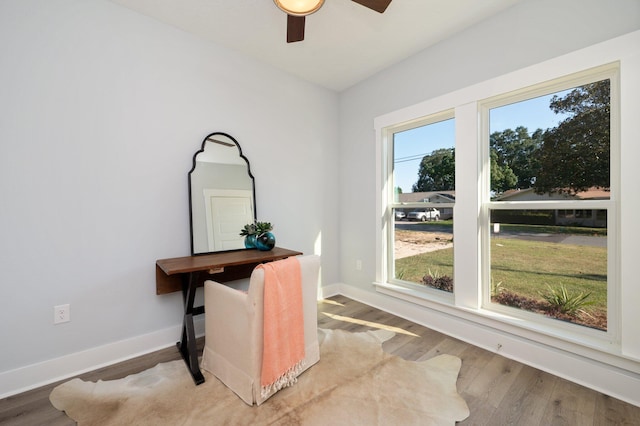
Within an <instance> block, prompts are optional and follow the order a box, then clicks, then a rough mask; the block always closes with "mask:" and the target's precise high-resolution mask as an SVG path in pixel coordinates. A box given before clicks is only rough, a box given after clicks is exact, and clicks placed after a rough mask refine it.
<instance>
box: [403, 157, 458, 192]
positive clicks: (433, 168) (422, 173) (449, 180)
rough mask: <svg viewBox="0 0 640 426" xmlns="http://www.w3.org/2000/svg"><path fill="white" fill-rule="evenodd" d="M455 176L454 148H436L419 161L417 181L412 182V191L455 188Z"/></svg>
mask: <svg viewBox="0 0 640 426" xmlns="http://www.w3.org/2000/svg"><path fill="white" fill-rule="evenodd" d="M455 178H456V165H455V150H454V148H442V149H437V150H435V151H433V152H432V153H431V154H429V155H425V156H424V157H423V158H422V161H420V168H419V169H418V181H417V182H416V183H414V184H413V188H412V191H413V192H428V191H449V190H452V189H455Z"/></svg>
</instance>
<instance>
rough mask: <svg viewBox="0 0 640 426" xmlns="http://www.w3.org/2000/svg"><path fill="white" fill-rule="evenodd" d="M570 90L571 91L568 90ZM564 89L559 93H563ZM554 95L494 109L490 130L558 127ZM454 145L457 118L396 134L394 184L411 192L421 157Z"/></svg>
mask: <svg viewBox="0 0 640 426" xmlns="http://www.w3.org/2000/svg"><path fill="white" fill-rule="evenodd" d="M567 92H568V91H567ZM564 93H565V92H559V93H556V95H560V96H561V95H563V94H564ZM552 96H553V94H552V95H546V96H541V97H539V98H533V99H529V100H526V101H522V102H518V103H515V104H510V105H505V106H502V107H499V108H494V109H492V110H491V112H490V115H489V120H490V123H489V127H490V133H493V132H500V131H503V130H505V129H515V128H516V127H518V126H524V127H526V128H527V129H528V130H529V134H532V133H533V132H534V131H535V130H536V129H543V130H546V129H547V128H551V127H555V126H556V125H557V124H558V123H559V122H560V121H562V119H563V117H562V116H560V115H556V114H554V112H553V111H551V110H550V109H549V102H550V99H551V97H552ZM454 145H455V119H449V120H445V121H440V122H437V123H433V124H429V125H426V126H422V127H417V128H415V129H411V130H406V131H404V132H400V133H396V134H395V136H394V179H395V183H394V186H395V187H398V186H399V187H400V188H402V192H403V193H407V192H412V191H411V188H412V186H413V184H414V183H416V181H417V180H418V168H419V166H420V160H422V157H424V156H425V155H427V154H430V153H432V152H433V151H435V150H436V149H441V148H453V147H454Z"/></svg>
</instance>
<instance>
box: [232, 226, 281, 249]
mask: <svg viewBox="0 0 640 426" xmlns="http://www.w3.org/2000/svg"><path fill="white" fill-rule="evenodd" d="M272 230H273V225H271V223H270V222H255V223H249V224H247V225H245V226H244V227H243V228H242V230H241V231H240V235H241V236H244V237H245V238H244V246H245V247H246V248H257V249H258V250H262V251H268V250H271V249H272V248H274V247H275V245H276V237H275V236H274V235H273V234H272V233H271V231H272Z"/></svg>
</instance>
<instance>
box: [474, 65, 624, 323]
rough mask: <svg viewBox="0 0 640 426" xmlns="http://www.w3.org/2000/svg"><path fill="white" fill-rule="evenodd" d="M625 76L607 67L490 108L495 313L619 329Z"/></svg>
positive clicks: (488, 271) (488, 198)
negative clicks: (616, 173)
mask: <svg viewBox="0 0 640 426" xmlns="http://www.w3.org/2000/svg"><path fill="white" fill-rule="evenodd" d="M616 73H617V70H616V68H615V67H603V68H601V69H598V70H595V71H590V72H587V73H583V74H580V75H577V76H575V77H571V78H564V79H561V80H559V81H553V82H550V83H547V84H544V85H541V86H539V87H535V88H533V89H530V90H527V91H521V92H517V93H515V94H507V95H504V96H498V97H495V98H492V99H489V100H487V101H484V102H482V103H481V105H482V112H483V117H484V120H486V121H487V125H486V127H485V128H486V129H488V134H485V135H483V136H484V138H485V143H484V148H485V151H484V158H485V160H484V161H485V164H487V167H486V169H485V170H486V171H487V172H485V174H484V179H485V181H486V182H485V188H487V190H486V193H485V194H484V201H483V211H484V215H485V216H484V221H485V222H484V223H485V226H484V227H483V230H482V232H483V236H484V241H485V242H484V244H483V245H482V252H483V253H482V258H483V262H482V265H483V268H484V272H483V277H484V280H483V281H484V286H483V294H484V298H483V300H484V303H483V305H484V307H485V308H486V309H489V310H494V311H498V312H501V313H503V314H506V315H509V316H513V317H518V318H523V319H527V320H528V321H531V322H540V323H544V322H547V323H548V322H549V321H556V324H554V325H553V326H554V327H558V326H559V327H565V328H571V327H575V326H579V327H583V329H582V330H580V332H582V331H585V330H587V329H588V330H589V331H588V332H591V330H596V331H600V332H606V331H608V330H609V328H610V327H609V323H610V322H611V321H609V318H610V315H611V314H612V313H613V310H611V309H610V306H612V303H613V301H614V300H615V299H616V285H615V267H614V264H613V262H612V261H611V256H610V252H611V250H612V249H611V247H613V246H615V232H610V230H611V229H612V226H611V224H610V223H609V221H608V220H607V218H612V217H615V215H616V203H615V202H613V198H614V197H613V196H612V194H615V193H616V190H617V188H615V184H614V182H615V179H613V180H612V178H611V170H612V168H613V167H612V162H615V161H616V158H615V155H612V153H615V152H617V151H616V147H617V144H618V143H617V141H616V136H615V135H616V134H617V133H616V132H615V131H614V132H612V131H611V129H612V128H614V127H613V126H612V123H615V117H617V114H618V112H617V110H616V105H617V101H616V96H617V92H616V90H615V88H616V87H617V85H616V81H617V80H616V78H617V77H616ZM496 225H498V226H496ZM558 320H560V321H558Z"/></svg>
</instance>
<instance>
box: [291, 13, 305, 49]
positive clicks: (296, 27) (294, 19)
mask: <svg viewBox="0 0 640 426" xmlns="http://www.w3.org/2000/svg"><path fill="white" fill-rule="evenodd" d="M302 40H304V16H293V15H287V43H295V42H296V41H302Z"/></svg>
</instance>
